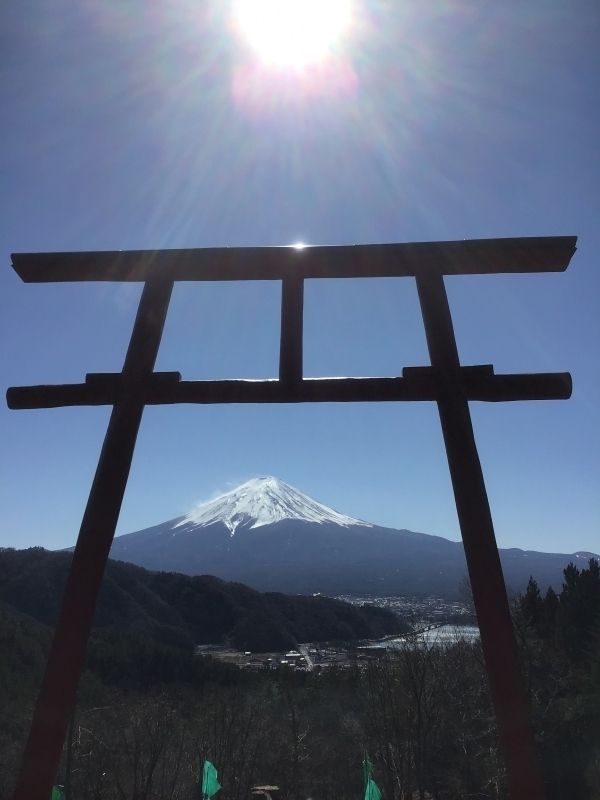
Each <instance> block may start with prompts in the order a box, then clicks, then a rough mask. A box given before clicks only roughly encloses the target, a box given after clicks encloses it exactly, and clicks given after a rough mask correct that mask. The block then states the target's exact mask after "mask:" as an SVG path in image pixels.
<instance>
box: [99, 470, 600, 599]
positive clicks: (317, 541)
mask: <svg viewBox="0 0 600 800" xmlns="http://www.w3.org/2000/svg"><path fill="white" fill-rule="evenodd" d="M500 555H501V559H502V563H503V567H504V573H505V578H506V582H507V584H508V586H509V587H510V588H513V589H514V590H516V591H522V590H523V589H524V588H525V585H526V583H527V581H528V579H529V576H530V575H533V576H534V577H535V578H536V579H537V580H538V583H539V584H540V585H541V586H542V587H543V588H545V587H546V586H548V585H553V586H554V587H555V588H557V589H558V588H560V584H561V581H562V570H563V569H564V568H565V567H566V566H567V564H568V563H569V562H570V561H572V562H574V563H576V564H579V565H580V566H585V565H586V562H587V559H588V558H589V557H590V556H592V555H593V554H590V553H574V554H571V555H566V554H559V553H538V552H534V551H523V550H518V549H510V550H501V551H500ZM111 558H113V559H119V560H121V561H129V562H132V563H134V564H138V565H139V566H142V567H146V568H147V569H151V570H162V571H170V572H183V573H186V574H188V575H206V574H210V575H215V576H217V577H219V578H223V579H225V580H229V581H239V582H241V583H246V584H248V585H249V586H252V587H253V588H255V589H259V590H261V591H282V592H288V593H299V594H310V593H316V592H321V593H323V594H330V595H331V594H334V595H335V594H358V595H364V594H371V595H380V596H381V595H393V594H402V595H432V594H435V595H440V596H445V597H448V598H451V597H453V596H456V594H457V592H458V591H459V585H460V583H461V581H462V579H463V577H464V576H465V574H466V563H465V558H464V552H463V547H462V544H461V543H459V542H452V541H449V540H447V539H443V538H441V537H439V536H430V535H427V534H424V533H414V532H412V531H408V530H394V529H391V528H382V527H378V526H376V525H372V524H371V523H369V522H365V521H364V520H360V519H355V518H353V517H349V516H347V515H346V514H343V513H340V512H338V511H335V510H334V509H332V508H330V507H329V506H326V505H324V504H323V503H320V502H318V501H316V500H314V499H312V498H310V497H308V496H307V495H305V494H303V493H302V492H300V491H298V490H297V489H295V488H294V487H292V486H289V485H288V484H287V483H284V482H283V481H281V480H279V479H278V478H274V477H263V478H253V479H252V480H249V481H247V482H246V483H244V484H242V485H241V486H238V487H237V488H236V489H234V490H232V491H230V492H227V493H226V494H223V495H221V496H220V497H217V498H215V499H214V500H211V501H209V502H207V503H204V504H202V505H199V506H198V507H196V508H195V509H193V510H192V511H190V513H188V514H186V515H185V516H182V517H177V518H175V519H171V520H168V521H167V522H163V523H161V524H159V525H155V526H153V527H151V528H146V529H145V530H141V531H137V532H135V533H129V534H126V535H124V536H119V537H117V538H116V539H115V540H114V542H113V546H112V549H111Z"/></svg>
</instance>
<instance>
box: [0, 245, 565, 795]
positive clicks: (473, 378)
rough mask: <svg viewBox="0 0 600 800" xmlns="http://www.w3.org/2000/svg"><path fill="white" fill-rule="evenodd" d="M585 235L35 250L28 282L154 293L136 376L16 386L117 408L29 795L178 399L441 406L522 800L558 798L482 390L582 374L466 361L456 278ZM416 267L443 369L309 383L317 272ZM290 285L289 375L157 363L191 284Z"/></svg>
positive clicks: (143, 305)
mask: <svg viewBox="0 0 600 800" xmlns="http://www.w3.org/2000/svg"><path fill="white" fill-rule="evenodd" d="M575 245H576V237H572V236H569V237H566V236H565V237H545V238H519V239H482V240H471V241H458V242H433V243H425V242H421V243H412V244H380V245H354V246H343V247H306V248H304V249H301V250H300V249H295V248H290V247H250V248H211V249H199V250H156V251H145V250H139V251H116V252H87V253H86V252H82V253H29V254H27V253H19V254H14V255H13V257H12V262H13V266H14V268H15V270H16V272H17V273H18V274H19V276H20V277H21V278H22V279H23V281H25V282H28V283H29V282H53V281H141V282H143V283H144V289H143V293H142V297H141V300H140V304H139V308H138V311H137V316H136V319H135V323H134V326H133V332H132V335H131V340H130V343H129V347H128V350H127V355H126V357H125V363H124V366H123V369H122V371H121V372H118V373H103V374H88V375H86V379H85V383H81V384H67V385H58V386H29V387H18V388H11V389H9V390H8V392H7V399H8V405H9V407H10V408H14V409H25V408H55V407H60V406H78V405H112V407H113V410H112V414H111V416H110V421H109V423H108V429H107V432H106V436H105V439H104V444H103V447H102V452H101V454H100V459H99V462H98V467H97V470H96V474H95V477H94V480H93V483H92V488H91V490H90V495H89V499H88V502H87V506H86V509H85V512H84V515H83V520H82V523H81V529H80V532H79V537H78V539H77V545H76V547H75V552H74V555H73V561H72V566H71V570H70V573H69V577H68V580H67V585H66V589H65V594H64V598H63V602H62V607H61V611H60V615H59V618H58V622H57V625H56V629H55V632H54V638H53V641H52V645H51V650H50V654H49V657H48V663H47V665H46V671H45V674H44V677H43V681H42V685H41V689H40V693H39V697H38V700H37V705H36V709H35V713H34V717H33V721H32V725H31V730H30V733H29V738H28V741H27V745H26V748H25V753H24V756H23V762H22V766H21V771H20V774H19V777H18V782H17V788H16V791H15V794H14V798H15V800H47V799H48V797H49V795H50V790H51V786H52V784H53V782H54V780H55V776H56V773H57V769H58V764H59V761H60V755H61V750H62V746H63V742H64V739H65V735H66V731H67V726H68V723H69V718H70V715H71V713H72V711H73V708H74V705H75V698H76V691H77V685H78V682H79V677H80V674H81V671H82V669H83V666H84V661H85V653H86V646H87V640H88V636H89V633H90V628H91V624H92V619H93V615H94V609H95V606H96V600H97V597H98V592H99V590H100V583H101V581H102V576H103V574H104V569H105V565H106V561H107V559H108V554H109V551H110V547H111V543H112V540H113V537H114V533H115V528H116V525H117V520H118V517H119V512H120V509H121V503H122V500H123V495H124V492H125V486H126V484H127V478H128V475H129V470H130V467H131V461H132V457H133V451H134V447H135V442H136V438H137V434H138V430H139V426H140V422H141V418H142V413H143V410H144V407H145V406H146V405H158V404H171V403H198V404H207V403H309V402H330V403H331V402H336V403H340V402H382V401H402V400H409V401H415V400H428V401H432V402H436V403H437V406H438V410H439V415H440V421H441V426H442V432H443V436H444V442H445V446H446V453H447V457H448V464H449V467H450V475H451V479H452V486H453V490H454V496H455V501H456V508H457V512H458V519H459V522H460V528H461V533H462V539H463V544H464V548H465V554H466V559H467V566H468V570H469V576H470V580H471V587H472V590H473V599H474V602H475V609H476V612H477V620H478V623H479V628H480V632H481V644H482V648H483V653H484V657H485V663H486V668H487V673H488V676H489V683H490V691H491V696H492V700H493V704H494V708H495V713H496V718H497V722H498V730H499V734H500V740H501V746H502V750H503V753H504V758H505V762H506V771H507V781H508V787H509V792H510V796H511V798H513V800H542V798H543V797H544V787H543V780H542V775H541V771H540V767H539V764H538V760H537V757H536V753H535V745H534V739H533V733H532V729H531V724H530V720H529V709H528V703H527V698H526V695H525V692H524V689H523V686H522V682H521V676H520V667H519V657H518V652H517V645H516V641H515V636H514V631H513V627H512V622H511V618H510V610H509V605H508V600H507V596H506V588H505V584H504V577H503V574H502V568H501V565H500V558H499V556H498V548H497V545H496V539H495V534H494V528H493V523H492V517H491V513H490V507H489V503H488V498H487V493H486V489H485V484H484V480H483V473H482V470H481V464H480V462H479V456H478V453H477V448H476V444H475V438H474V435H473V426H472V423H471V415H470V411H469V401H470V400H485V401H492V402H498V401H509V400H545V399H566V398H568V397H570V394H571V378H570V375H569V374H568V373H561V374H559V373H556V374H555V373H552V374H521V375H496V374H495V373H494V369H493V367H492V366H491V365H484V366H461V364H460V360H459V356H458V350H457V346H456V340H455V336H454V329H453V325H452V318H451V315H450V308H449V305H448V298H447V295H446V289H445V285H444V275H475V274H492V273H501V272H505V273H521V272H561V271H564V270H565V269H566V268H567V266H568V264H569V262H570V260H571V257H572V256H573V253H574V252H575ZM407 276H410V277H413V278H415V279H416V283H417V289H418V295H419V302H420V305H421V312H422V315H423V322H424V325H425V333H426V337H427V345H428V349H429V356H430V361H431V365H430V366H425V367H405V368H404V369H403V371H402V376H401V377H396V378H323V379H307V378H304V376H303V371H302V326H303V297H304V281H305V280H306V279H313V278H367V277H368V278H373V277H407ZM240 280H279V281H281V282H282V302H281V344H280V357H279V379H278V380H260V381H245V380H218V381H184V380H181V376H180V374H179V373H176V372H154V363H155V360H156V356H157V353H158V348H159V345H160V340H161V336H162V331H163V326H164V322H165V318H166V315H167V310H168V307H169V301H170V298H171V291H172V288H173V283H174V282H175V281H240Z"/></svg>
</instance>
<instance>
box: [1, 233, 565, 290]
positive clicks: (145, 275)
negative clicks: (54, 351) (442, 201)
mask: <svg viewBox="0 0 600 800" xmlns="http://www.w3.org/2000/svg"><path fill="white" fill-rule="evenodd" d="M576 242H577V237H575V236H545V237H528V238H518V239H471V240H464V241H456V242H411V243H406V244H359V245H344V246H315V247H305V248H303V249H301V250H299V249H296V248H294V247H214V248H203V249H194V250H192V249H189V250H116V251H100V252H79V253H13V255H12V264H13V267H14V268H15V270H16V272H17V273H18V275H19V276H20V277H21V278H22V279H23V280H24V281H26V282H27V283H30V282H34V283H39V282H48V281H50V282H53V281H145V280H148V279H149V278H151V277H154V276H156V277H158V276H165V277H168V278H170V280H173V281H242V280H282V279H283V278H285V277H292V276H297V277H302V278H378V277H394V276H396V277H403V276H409V275H413V276H416V275H417V274H426V273H429V272H433V273H436V272H440V271H441V272H442V273H443V274H445V275H475V274H490V273H497V272H562V271H563V270H565V269H566V268H567V266H568V264H569V261H570V260H571V257H572V256H573V253H574V252H575V247H576Z"/></svg>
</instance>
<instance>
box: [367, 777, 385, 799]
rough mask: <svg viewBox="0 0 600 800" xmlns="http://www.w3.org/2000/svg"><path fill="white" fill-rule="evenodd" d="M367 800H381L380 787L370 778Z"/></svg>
mask: <svg viewBox="0 0 600 800" xmlns="http://www.w3.org/2000/svg"><path fill="white" fill-rule="evenodd" d="M365 800H381V792H380V791H379V786H377V784H376V783H375V781H374V780H373V778H369V780H368V781H367V786H366V788H365Z"/></svg>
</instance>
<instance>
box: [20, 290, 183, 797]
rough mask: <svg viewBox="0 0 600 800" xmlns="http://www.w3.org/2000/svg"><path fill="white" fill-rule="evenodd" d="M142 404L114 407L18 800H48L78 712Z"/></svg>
mask: <svg viewBox="0 0 600 800" xmlns="http://www.w3.org/2000/svg"><path fill="white" fill-rule="evenodd" d="M171 289H172V283H171V282H170V281H168V280H161V281H154V282H152V283H148V284H146V286H145V288H144V292H143V294H142V299H141V301H140V306H139V309H138V313H137V317H136V320H135V324H134V327H133V333H132V336H131V341H130V344H129V349H128V351H127V356H126V358H125V365H124V368H123V376H124V380H125V381H127V382H128V383H129V385H130V386H134V385H135V382H136V381H143V380H144V379H145V376H146V375H147V374H148V373H149V372H152V369H153V368H154V362H155V360H156V355H157V352H158V347H159V344H160V339H161V335H162V330H163V325H164V321H165V316H166V313H167V308H168V305H169V299H170V296H171ZM143 409H144V401H143V400H142V399H140V397H139V394H138V393H136V392H132V393H131V395H125V396H123V397H122V399H121V401H120V402H119V403H117V405H115V407H114V409H113V411H112V414H111V417H110V421H109V423H108V429H107V432H106V437H105V439H104V445H103V447H102V452H101V454H100V460H99V462H98V468H97V470H96V474H95V477H94V481H93V483H92V488H91V490H90V495H89V499H88V502H87V506H86V509H85V512H84V515H83V520H82V523H81V528H80V531H79V537H78V539H77V545H76V547H75V552H74V553H73V561H72V563H71V569H70V572H69V576H68V579H67V584H66V588H65V593H64V596H63V600H62V606H61V610H60V614H59V617H58V622H57V624H56V629H55V631H54V637H53V640H52V645H51V648H50V655H49V657H48V663H47V665H46V670H45V673H44V677H43V680H42V685H41V689H40V693H39V696H38V700H37V704H36V708H35V712H34V716H33V721H32V724H31V730H30V733H29V738H28V740H27V744H26V747H25V753H24V756H23V762H22V764H21V770H20V773H19V776H18V780H17V787H16V790H15V794H14V800H48V798H49V797H50V792H51V789H52V785H53V784H54V782H55V779H56V774H57V770H58V765H59V761H60V754H61V751H62V747H63V742H64V739H65V735H66V732H67V727H68V724H69V719H70V716H71V714H72V711H73V708H74V706H75V698H76V693H77V686H78V683H79V678H80V675H81V672H82V670H83V666H84V663H85V654H86V649H87V641H88V637H89V633H90V629H91V625H92V620H93V617H94V611H95V608H96V601H97V598H98V593H99V591H100V584H101V581H102V577H103V575H104V569H105V566H106V561H107V559H108V554H109V551H110V546H111V544H112V541H113V537H114V533H115V528H116V525H117V520H118V518H119V512H120V509H121V504H122V501H123V495H124V492H125V486H126V484H127V478H128V476H129V470H130V467H131V460H132V457H133V451H134V447H135V442H136V439H137V434H138V430H139V426H140V422H141V419H142V413H143Z"/></svg>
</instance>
